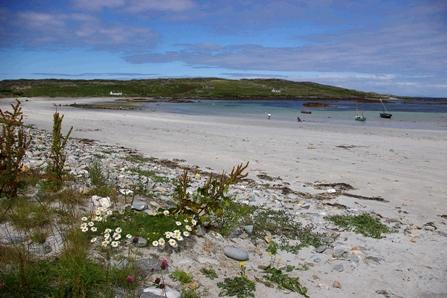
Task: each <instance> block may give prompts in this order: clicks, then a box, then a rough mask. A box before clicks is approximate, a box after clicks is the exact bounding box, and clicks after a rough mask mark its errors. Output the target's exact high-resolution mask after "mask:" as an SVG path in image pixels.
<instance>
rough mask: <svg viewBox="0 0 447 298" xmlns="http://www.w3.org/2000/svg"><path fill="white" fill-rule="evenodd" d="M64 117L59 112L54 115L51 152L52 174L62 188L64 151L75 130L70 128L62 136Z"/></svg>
mask: <svg viewBox="0 0 447 298" xmlns="http://www.w3.org/2000/svg"><path fill="white" fill-rule="evenodd" d="M63 119H64V115H62V116H61V115H59V113H58V112H55V113H54V114H53V139H52V144H51V152H50V159H51V162H50V173H51V174H52V175H53V176H54V178H55V180H56V182H57V185H58V186H59V187H60V186H62V184H63V175H64V165H65V159H66V158H67V156H66V155H65V152H64V149H65V146H66V145H67V141H68V138H69V137H70V134H71V132H72V130H73V126H72V127H71V128H70V130H69V131H68V133H67V134H66V135H65V137H64V136H63V135H62V133H61V131H62V120H63Z"/></svg>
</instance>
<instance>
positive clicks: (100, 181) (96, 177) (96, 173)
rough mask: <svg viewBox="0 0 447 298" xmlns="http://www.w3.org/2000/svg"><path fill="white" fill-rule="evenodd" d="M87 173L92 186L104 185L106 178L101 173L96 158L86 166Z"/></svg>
mask: <svg viewBox="0 0 447 298" xmlns="http://www.w3.org/2000/svg"><path fill="white" fill-rule="evenodd" d="M88 174H89V177H90V181H91V182H92V184H93V185H94V186H96V187H101V186H104V185H106V183H107V179H106V177H105V176H104V174H103V173H102V169H101V164H100V163H99V161H98V160H94V161H93V162H92V165H91V166H90V167H89V168H88Z"/></svg>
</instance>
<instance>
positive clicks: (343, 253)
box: [332, 247, 348, 259]
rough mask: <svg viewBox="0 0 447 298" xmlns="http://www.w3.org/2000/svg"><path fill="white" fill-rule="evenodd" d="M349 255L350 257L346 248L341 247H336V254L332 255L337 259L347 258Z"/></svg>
mask: <svg viewBox="0 0 447 298" xmlns="http://www.w3.org/2000/svg"><path fill="white" fill-rule="evenodd" d="M347 255H348V252H347V251H346V250H345V249H344V248H340V247H336V248H335V249H334V252H333V253H332V256H333V257H334V258H337V259H340V258H345V257H346V256H347Z"/></svg>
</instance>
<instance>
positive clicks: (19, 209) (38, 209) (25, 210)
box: [8, 198, 52, 231]
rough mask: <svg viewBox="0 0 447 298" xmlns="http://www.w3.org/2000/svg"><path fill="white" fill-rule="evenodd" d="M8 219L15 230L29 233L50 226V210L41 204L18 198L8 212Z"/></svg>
mask: <svg viewBox="0 0 447 298" xmlns="http://www.w3.org/2000/svg"><path fill="white" fill-rule="evenodd" d="M8 217H9V218H8V219H9V220H10V222H11V223H12V224H13V225H14V226H15V227H16V228H17V229H19V230H23V231H29V230H31V229H33V228H36V227H44V226H46V225H48V224H50V222H51V218H52V213H51V209H50V208H48V207H47V206H45V205H43V204H39V203H36V202H30V201H28V200H26V199H25V198H18V199H17V201H16V203H15V204H14V207H12V208H11V209H10V210H9V216H8Z"/></svg>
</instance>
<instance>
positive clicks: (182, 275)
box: [171, 269, 193, 284]
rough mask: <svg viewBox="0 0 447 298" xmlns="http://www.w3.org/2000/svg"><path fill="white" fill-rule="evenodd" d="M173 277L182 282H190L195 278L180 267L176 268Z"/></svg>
mask: <svg viewBox="0 0 447 298" xmlns="http://www.w3.org/2000/svg"><path fill="white" fill-rule="evenodd" d="M171 278H172V279H173V280H176V281H178V282H180V283H181V284H189V283H191V282H192V280H193V279H192V276H191V274H189V273H188V272H186V271H183V270H180V269H176V270H175V271H174V272H172V273H171Z"/></svg>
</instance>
